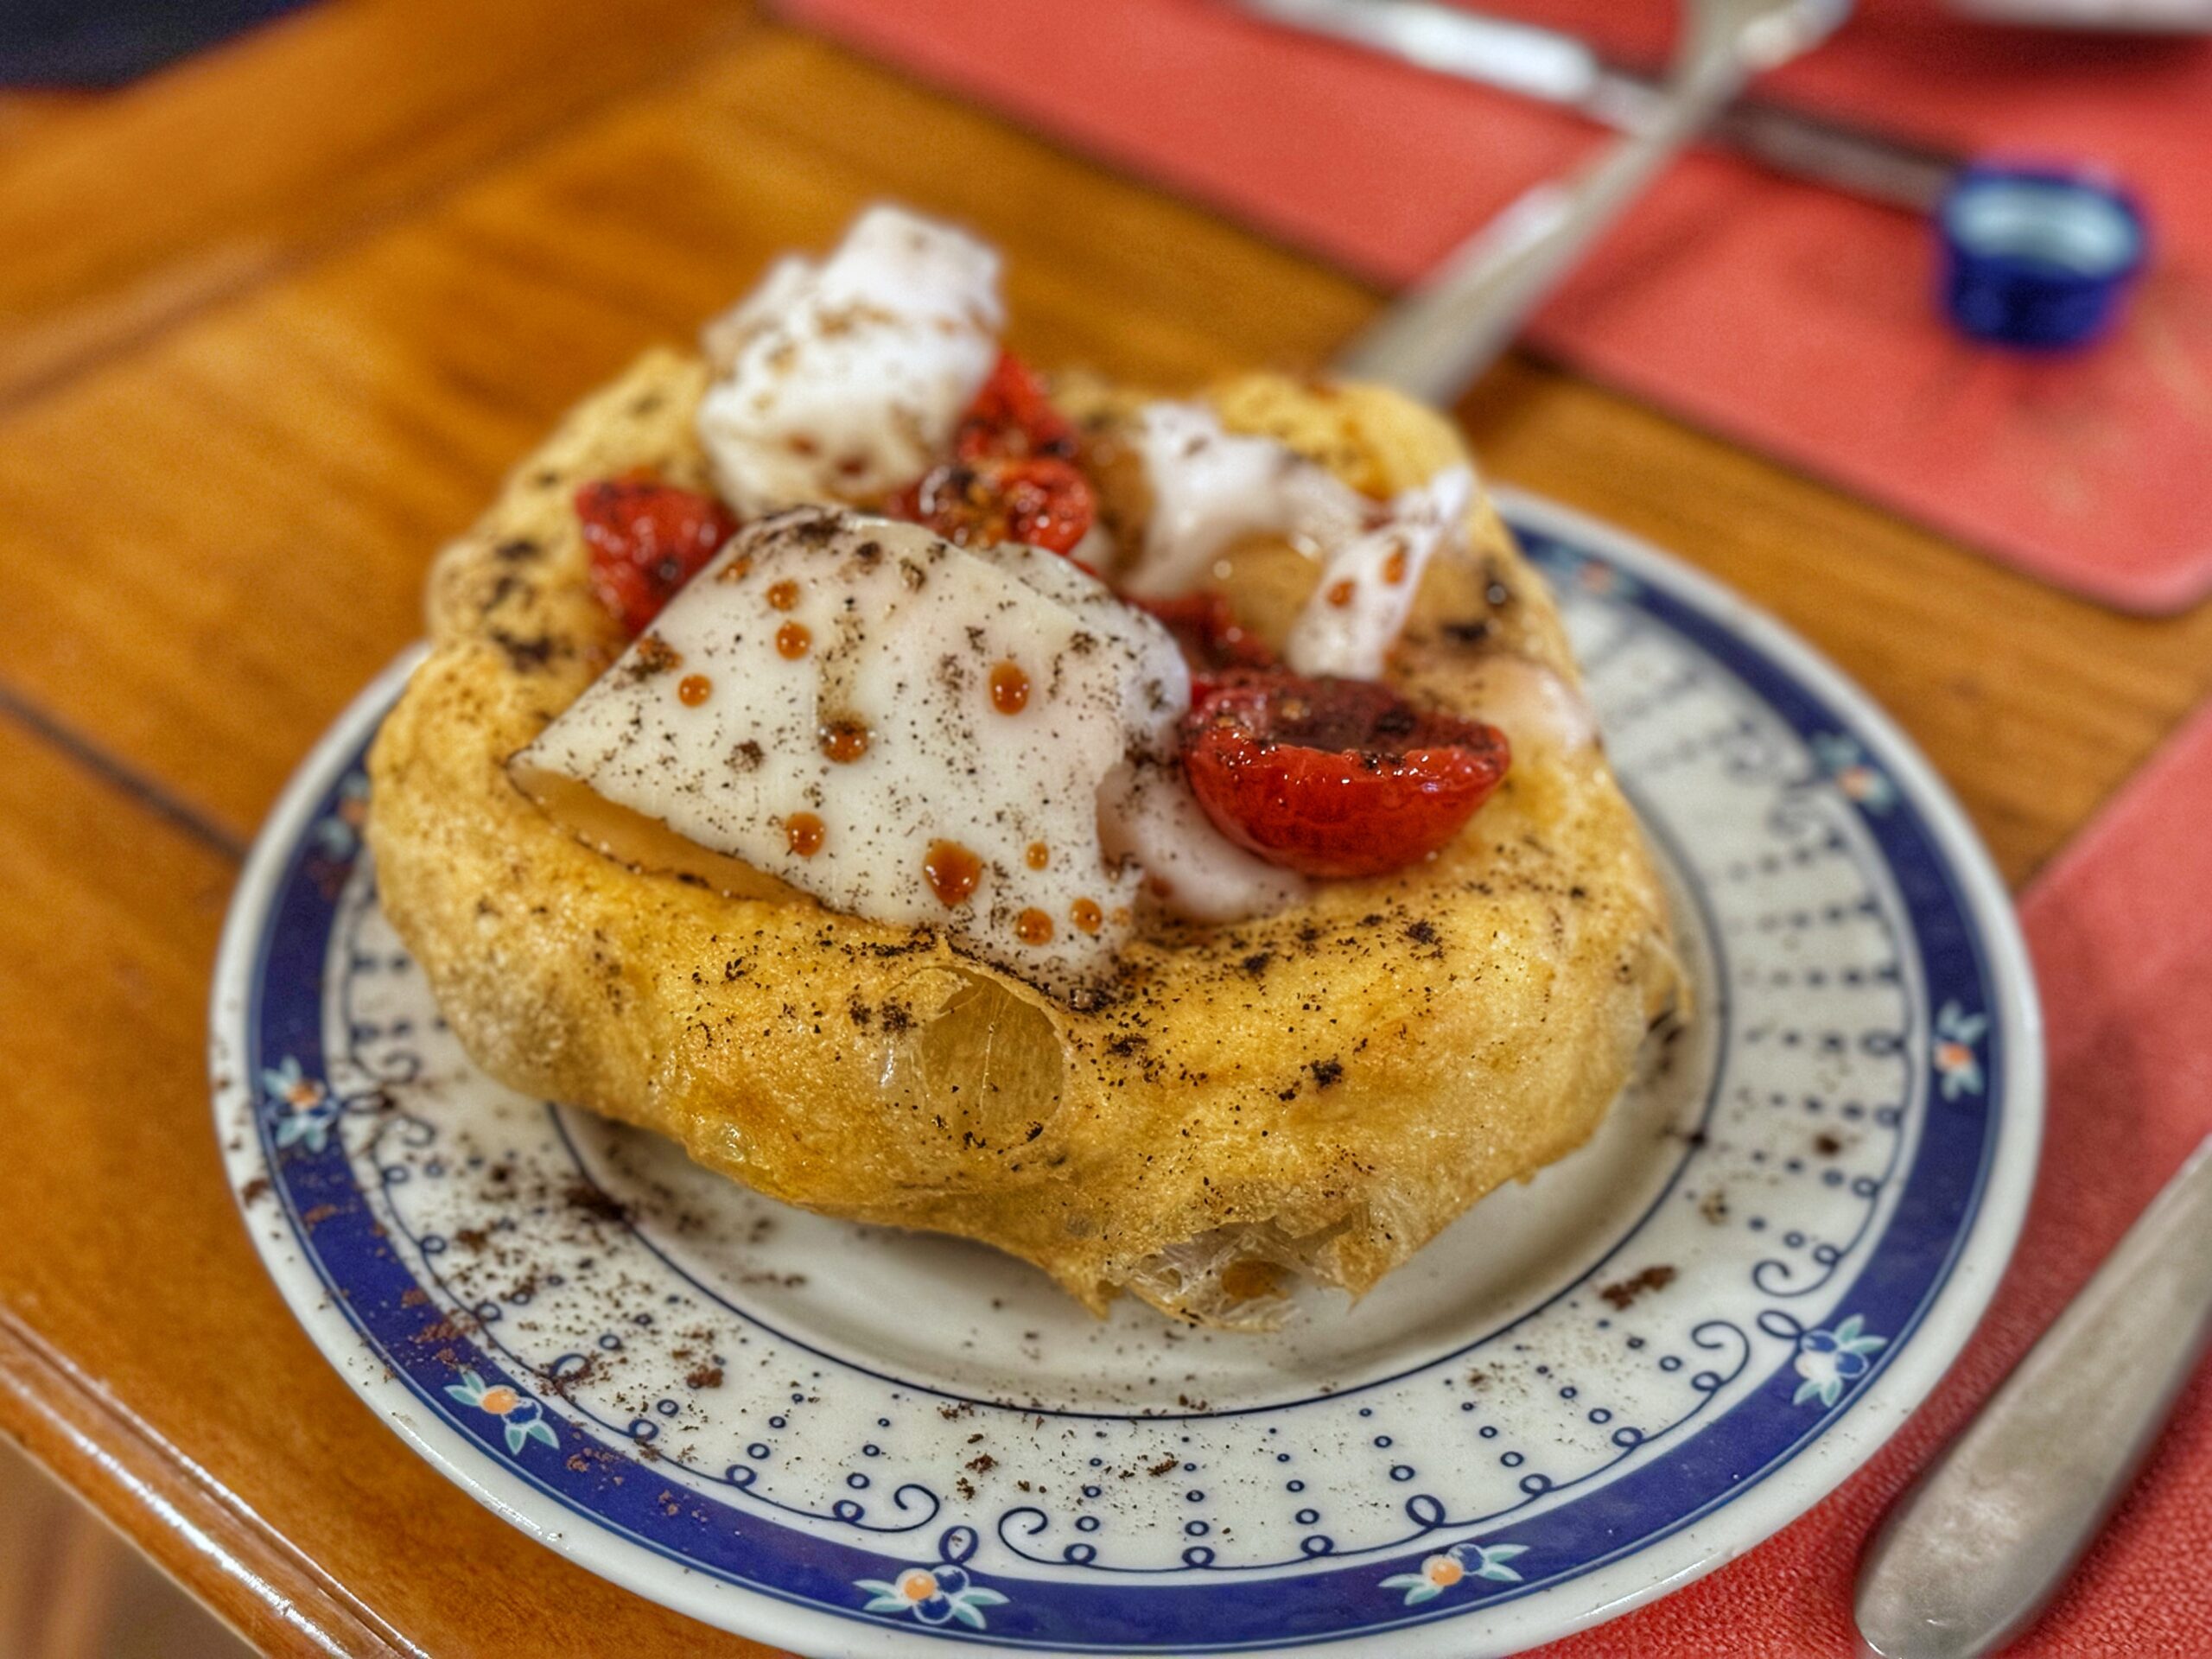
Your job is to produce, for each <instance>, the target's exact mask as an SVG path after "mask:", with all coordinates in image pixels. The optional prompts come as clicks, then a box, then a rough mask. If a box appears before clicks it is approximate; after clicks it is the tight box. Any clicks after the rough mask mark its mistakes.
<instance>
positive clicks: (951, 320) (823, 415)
mask: <svg viewBox="0 0 2212 1659" xmlns="http://www.w3.org/2000/svg"><path fill="white" fill-rule="evenodd" d="M998 276H999V257H998V255H997V254H996V253H995V252H994V251H992V250H991V249H990V248H988V247H987V246H986V245H983V244H982V243H981V242H978V241H976V239H975V238H972V237H969V236H966V235H963V233H962V232H959V231H957V230H954V229H953V228H952V227H951V226H946V225H940V224H938V223H936V222H935V221H934V220H931V219H923V218H921V217H919V216H918V215H917V214H913V213H907V212H906V211H904V210H903V209H901V208H897V207H872V208H870V209H869V210H868V212H867V213H862V214H861V216H860V218H858V219H855V220H854V222H853V226H852V228H851V229H850V230H849V231H848V232H846V233H845V239H844V241H843V242H842V243H841V244H840V245H838V247H837V250H836V252H834V253H833V254H831V255H830V256H829V258H828V259H827V260H826V261H824V262H823V263H822V264H818V265H817V264H814V263H812V262H811V261H809V260H805V259H799V258H785V259H783V260H780V261H779V262H778V263H777V264H775V265H774V266H772V267H771V268H770V270H769V271H768V273H767V275H766V277H763V278H762V280H761V282H760V286H759V287H757V288H756V289H754V290H753V293H752V294H750V295H749V296H747V297H746V298H745V299H744V300H742V301H741V302H739V303H738V304H737V305H736V306H735V307H734V308H732V309H731V310H730V311H729V312H728V314H727V315H724V316H722V317H721V318H718V319H717V320H716V321H714V322H713V323H710V324H709V325H708V327H707V330H706V335H705V341H704V343H705V346H706V349H707V355H708V357H709V360H711V361H712V362H713V364H714V365H715V379H714V381H713V383H712V384H711V385H709V387H708V389H707V393H706V396H705V397H703V398H702V400H701V402H700V404H699V415H698V428H699V440H700V442H702V444H703V445H704V446H705V447H706V450H707V455H708V459H709V461H711V462H712V463H713V465H714V469H715V480H716V481H717V482H718V483H719V484H720V485H721V493H722V495H723V497H724V498H725V499H727V500H728V502H729V504H730V505H732V506H734V507H735V508H736V509H737V510H738V512H739V513H740V514H741V515H742V516H745V517H747V518H757V517H759V516H760V515H761V514H763V513H768V512H779V511H781V510H782V509H783V508H785V507H791V506H797V505H800V504H801V503H803V502H809V501H857V500H862V499H872V498H874V497H876V496H879V495H880V494H882V493H885V492H887V491H890V490H894V489H897V488H899V487H900V486H904V485H906V484H910V483H912V481H913V480H915V479H917V478H918V477H920V476H921V475H922V474H924V473H925V472H926V471H928V470H929V468H930V467H931V466H932V465H933V464H934V463H935V462H937V461H939V460H941V459H943V457H944V451H945V448H947V446H948V445H949V444H950V442H951V439H952V429H953V427H954V426H955V424H956V423H957V422H958V420H959V418H960V412H961V411H962V410H963V409H965V408H966V407H967V406H968V404H969V402H970V401H972V400H973V398H974V397H975V396H976V389H977V388H978V387H979V386H981V385H982V384H983V380H984V378H985V377H986V376H988V374H989V373H990V371H991V365H992V363H993V362H994V361H995V359H996V358H997V356H998V330H999V326H1000V323H1001V321H1002V320H1003V311H1002V309H1001V306H1000V303H999V295H998Z"/></svg>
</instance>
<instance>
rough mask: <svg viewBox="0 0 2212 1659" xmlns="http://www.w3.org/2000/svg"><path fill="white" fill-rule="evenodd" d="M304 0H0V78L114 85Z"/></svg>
mask: <svg viewBox="0 0 2212 1659" xmlns="http://www.w3.org/2000/svg"><path fill="white" fill-rule="evenodd" d="M305 3H306V0H0V86H83V87H90V86H122V85H123V84H124V82H126V81H131V80H136V79H137V78H138V77H139V76H141V75H143V74H148V73H151V72H152V71H154V70H156V69H158V68H160V67H162V65H163V64H167V63H174V62H175V61H176V60H178V59H179V58H184V57H189V56H190V55H191V54H193V53H194V52H197V51H199V50H200V48H203V47H208V46H213V45H214V44H215V42H217V41H223V40H227V39H229V38H230V37H231V36H232V35H236V34H238V32H239V31H240V30H242V29H251V27H252V26H253V25H254V24H256V23H258V22H264V20H266V19H268V18H270V17H274V16H277V15H278V14H279V13H282V12H287V11H290V10H295V9H296V8H297V7H299V6H301V5H303V4H305Z"/></svg>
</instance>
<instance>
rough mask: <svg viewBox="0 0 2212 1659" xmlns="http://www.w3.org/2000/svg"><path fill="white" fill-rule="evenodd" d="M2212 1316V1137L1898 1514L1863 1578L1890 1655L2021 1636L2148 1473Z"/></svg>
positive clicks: (1938, 1653)
mask: <svg viewBox="0 0 2212 1659" xmlns="http://www.w3.org/2000/svg"><path fill="white" fill-rule="evenodd" d="M2209 1319H2212V1140H2208V1141H2206V1142H2205V1143H2204V1144H2203V1145H2202V1146H2200V1147H2198V1148H2197V1150H2196V1153H2195V1154H2194V1155H2192V1156H2191V1157H2190V1160H2189V1161H2188V1163H2186V1164H2184V1165H2183V1166H2182V1169H2181V1172H2180V1173H2178V1174H2177V1175H2176V1176H2175V1177H2174V1178H2173V1179H2171V1181H2169V1182H2167V1184H2166V1185H2165V1187H2164V1190H2163V1191H2162V1192H2160V1193H2159V1194H2158V1197H2157V1198H2154V1199H2152V1202H2151V1206H2150V1208H2149V1209H2147V1210H2145V1211H2144V1212H2143V1214H2142V1216H2141V1217H2139V1218H2138V1220H2137V1221H2136V1223H2135V1224H2134V1226H2133V1227H2132V1228H2130V1229H2129V1230H2128V1232H2127V1236H2126V1237H2125V1238H2123V1239H2121V1240H2120V1245H2119V1248H2118V1249H2114V1250H2113V1253H2112V1255H2110V1256H2108V1257H2107V1258H2106V1260H2105V1263H2104V1265H2103V1266H2102V1267H2101V1268H2098V1269H2097V1271H2096V1274H2095V1276H2094V1277H2093V1278H2092V1279H2091V1280H2090V1281H2089V1282H2088V1285H2087V1286H2085V1287H2083V1288H2082V1292H2081V1294H2079V1295H2077V1296H2075V1299H2074V1300H2072V1301H2071V1302H2069V1303H2068V1304H2067V1306H2066V1308H2065V1311H2064V1312H2063V1313H2060V1314H2059V1316H2058V1319H2057V1320H2056V1322H2055V1323H2054V1324H2053V1325H2051V1327H2050V1330H2049V1331H2047V1332H2044V1335H2043V1337H2042V1338H2041V1339H2040V1340H2039V1341H2037V1344H2036V1345H2035V1346H2034V1347H2033V1348H2031V1349H2030V1350H2029V1351H2028V1355H2027V1357H2026V1358H2024V1359H2023V1360H2022V1361H2021V1362H2020V1363H2019V1365H2018V1368H2016V1369H2015V1370H2014V1371H2013V1372H2012V1376H2009V1377H2007V1378H2006V1379H2005V1384H2004V1386H2003V1387H2002V1388H2000V1389H1998V1391H1997V1392H1996V1394H1995V1395H1993V1396H1992V1397H1991V1399H1990V1401H1989V1402H1988V1404H1986V1406H1984V1407H1983V1408H1982V1409H1981V1412H1980V1414H1979V1415H1978V1416H1976V1417H1975V1418H1974V1421H1973V1422H1972V1423H1971V1424H1970V1425H1969V1426H1968V1427H1967V1431H1966V1433H1963V1434H1961V1435H1960V1436H1959V1438H1958V1439H1957V1440H1955V1441H1953V1442H1952V1443H1951V1446H1950V1447H1949V1448H1948V1450H1947V1451H1946V1452H1944V1453H1943V1454H1942V1457H1941V1458H1939V1459H1937V1460H1936V1463H1935V1465H1933V1466H1932V1467H1931V1468H1929V1471H1928V1472H1927V1473H1926V1474H1925V1475H1923V1477H1922V1478H1921V1480H1920V1483H1919V1484H1918V1485H1916V1487H1915V1488H1914V1489H1913V1490H1912V1491H1910V1493H1908V1494H1907V1495H1906V1496H1905V1497H1904V1498H1903V1499H1902V1500H1901V1501H1900V1502H1899V1503H1898V1504H1897V1507H1896V1508H1895V1509H1894V1510H1891V1513H1890V1517H1889V1519H1888V1520H1887V1521H1886V1522H1884V1524H1883V1527H1882V1530H1881V1532H1880V1534H1879V1535H1878V1536H1877V1537H1876V1538H1875V1540H1874V1542H1873V1546H1872V1548H1870V1549H1869V1550H1868V1551H1867V1554H1866V1562H1865V1564H1864V1565H1863V1566H1862V1567H1861V1568H1860V1571H1859V1594H1858V1601H1857V1605H1856V1608H1855V1611H1856V1614H1857V1617H1858V1621H1859V1634H1860V1636H1861V1637H1863V1638H1864V1639H1865V1641H1866V1645H1867V1647H1868V1648H1869V1649H1872V1651H1873V1652H1874V1653H1876V1654H1878V1655H1880V1656H1883V1659H1969V1656H1972V1655H1975V1654H1981V1653H1986V1652H1988V1651H1989V1650H1990V1649H1992V1648H1994V1647H1996V1646H1998V1645H1999V1644H2000V1643H2003V1642H2005V1640H2007V1639H2008V1638H2010V1637H2012V1636H2013V1635H2015V1634H2017V1633H2018V1631H2019V1630H2022V1629H2023V1628H2024V1626H2025V1625H2026V1624H2028V1622H2029V1621H2030V1620H2031V1619H2032V1618H2034V1617H2035V1616H2036V1614H2037V1612H2038V1611H2041V1609H2042V1607H2043V1605H2044V1603H2045V1602H2046V1601H2048V1600H2049V1599H2050V1595H2051V1592H2053V1591H2055V1590H2056V1588H2057V1587H2058V1586H2059V1585H2060V1584H2061V1583H2063V1581H2064V1580H2065V1578H2066V1575H2067V1573H2068V1572H2069V1570H2070V1569H2071V1568H2072V1567H2073V1566H2074V1563H2075V1561H2076V1560H2080V1559H2081V1555H2082V1551H2083V1550H2085V1549H2087V1548H2088V1545H2089V1541H2090V1540H2091V1539H2093V1538H2094V1537H2095V1535H2096V1533H2097V1529H2099V1528H2100V1527H2101V1526H2102V1525H2103V1524H2104V1521H2105V1517H2106V1516H2108V1515H2110V1514H2111V1513H2112V1510H2113V1505H2114V1504H2115V1503H2118V1502H2119V1501H2120V1497H2121V1496H2122V1495H2123V1494H2124V1493H2125V1492H2126V1491H2127V1487H2128V1484H2129V1483H2130V1482H2131V1481H2133V1478H2135V1474H2136V1471H2138V1470H2139V1469H2140V1468H2141V1467H2142V1464H2143V1459H2144V1458H2145V1456H2146V1455H2148V1453H2149V1452H2150V1449H2151V1446H2152V1442H2153V1441H2155V1440H2157V1439H2158V1431H2159V1430H2160V1429H2161V1428H2162V1427H2164V1425H2165V1421H2166V1418H2167V1417H2168V1415H2169V1414H2171V1412H2172V1410H2173V1404H2174V1400H2175V1396H2176V1395H2178V1394H2179V1393H2180V1392H2181V1387H2182V1384H2183V1383H2184V1382H2186V1381H2187V1380H2188V1377H2189V1374H2190V1371H2191V1370H2194V1369H2195V1368H2196V1362H2197V1360H2198V1359H2199V1357H2202V1353H2203V1351H2204V1344H2205V1338H2206V1335H2207V1330H2208V1321H2209Z"/></svg>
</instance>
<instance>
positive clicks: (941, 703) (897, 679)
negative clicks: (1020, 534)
mask: <svg viewBox="0 0 2212 1659" xmlns="http://www.w3.org/2000/svg"><path fill="white" fill-rule="evenodd" d="M1189 704H1190V681H1189V677H1188V674H1187V672H1186V671H1185V668H1184V665H1183V659H1182V658H1181V656H1180V654H1179V652H1178V651H1177V650H1176V647H1175V645H1174V643H1173V640H1172V639H1170V638H1169V636H1168V634H1167V632H1166V630H1165V629H1164V628H1162V627H1161V626H1160V625H1159V624H1158V623H1157V622H1155V621H1154V620H1153V619H1152V618H1150V617H1149V616H1147V615H1145V614H1144V613H1141V612H1140V611H1137V610H1135V609H1133V608H1132V607H1128V606H1127V605H1124V604H1122V602H1121V601H1119V600H1117V599H1116V598H1115V597H1114V595H1113V594H1111V593H1110V592H1109V590H1108V589H1107V588H1105V587H1104V586H1103V584H1102V583H1100V582H1096V581H1094V580H1093V579H1092V578H1090V576H1087V575H1084V573H1083V572H1082V571H1080V570H1078V569H1076V568H1075V567H1074V566H1073V565H1071V564H1070V563H1067V561H1065V559H1061V558H1059V557H1058V556H1054V555H1052V554H1049V553H1043V552H1039V551H1038V550H1035V549H1033V548H1028V547H1024V546H1020V545H1012V544H1009V545H1005V546H999V547H991V548H981V549H975V550H967V549H962V548H959V547H956V546H954V545H953V544H952V543H950V542H946V541H943V540H940V539H939V538H938V537H935V536H933V535H931V533H930V532H929V531H926V530H924V529H922V528H920V527H919V526H918V525H914V524H903V523H897V522H893V521H892V520H889V519H883V518H872V517H868V516H866V515H862V514H858V513H853V512H844V511H842V510H837V509H830V508H800V509H797V510H795V511H793V512H787V513H784V514H781V515H779V516H778V517H776V518H769V519H764V520H761V521H760V522H757V523H755V524H751V525H748V526H747V528H746V529H744V530H743V531H740V532H739V533H738V535H737V536H736V537H734V538H733V539H732V541H731V542H730V544H729V545H728V547H726V548H725V549H724V550H722V551H721V554H719V555H718V556H716V557H715V561H714V563H711V564H709V566H707V568H706V569H704V570H702V571H701V572H700V574H699V575H697V576H696V577H695V578H694V579H693V580H692V582H690V585H689V586H688V587H686V588H684V590H683V592H682V593H681V594H678V595H677V598H676V600H675V601H673V602H672V603H671V604H670V605H669V607H668V608H667V609H666V610H664V611H663V612H662V613H661V614H660V616H659V618H658V620H657V621H656V622H655V623H654V625H653V626H652V630H651V631H650V632H647V633H646V634H645V636H644V637H643V638H641V639H639V640H638V641H637V643H636V644H635V645H632V647H631V648H630V650H629V651H628V652H626V653H625V655H624V656H623V658H621V660H620V662H618V663H617V664H615V665H614V666H613V668H611V669H609V670H608V671H607V673H606V674H604V675H602V676H601V677H600V679H599V680H597V681H596V682H595V683H593V684H592V685H591V686H590V687H589V688H588V689H587V690H585V692H584V693H583V695H582V696H581V697H579V698H578V699H577V700H576V702H575V703H574V704H573V705H571V706H570V707H569V709H568V710H567V711H566V712H565V713H563V715H561V716H560V717H559V718H558V719H556V721H554V722H553V723H552V724H551V725H550V726H549V727H548V728H546V729H545V731H544V732H543V734H541V735H540V736H539V737H538V738H537V741H535V742H533V743H531V745H530V746H529V747H527V748H525V749H524V750H523V752H522V753H520V754H518V756H516V757H515V760H514V761H513V763H512V769H513V773H514V776H515V778H516V780H517V781H518V783H519V784H520V785H522V787H523V788H524V790H526V791H529V792H530V793H531V794H532V795H533V796H535V797H536V798H538V799H540V800H541V801H547V800H549V799H550V798H553V797H554V796H556V795H557V794H558V792H559V782H560V780H570V781H573V782H574V783H575V784H580V785H583V786H585V787H586V788H588V789H589V790H590V791H594V793H595V794H596V795H597V796H599V797H600V798H603V799H605V800H607V801H610V802H613V804H616V805H617V806H620V807H623V808H626V809H628V810H631V811H633V812H636V813H638V814H640V815H642V816H643V817H646V818H650V819H653V820H657V821H658V822H659V823H663V824H664V825H666V826H667V828H668V829H671V830H673V831H674V832H675V833H676V834H677V835H678V836H683V837H684V838H685V839H687V840H689V841H690V842H695V843H697V844H698V845H700V846H702V847H704V848H706V849H709V851H711V852H715V853H718V854H723V855H728V856H729V857H731V858H734V859H737V860H740V861H742V862H743V863H744V864H746V865H747V866H750V867H752V868H754V869H757V870H761V871H765V872H767V873H769V874H772V875H775V876H778V877H780V878H781V879H782V880H785V881H787V882H789V883H790V884H791V886H792V887H798V888H800V889H802V890H803V891H804V892H806V893H811V894H813V895H814V896H815V897H817V899H821V900H822V902H823V903H824V904H825V905H828V906H830V907H831V908H833V909H836V910H840V911H844V912H850V913H852V914H855V915H859V916H864V917H868V918H871V919H874V920H877V921H883V922H890V923H895V924H915V923H927V924H931V925H936V926H938V927H940V928H942V929H943V930H944V931H945V932H946V934H947V935H948V936H950V938H952V939H953V940H954V941H955V942H956V943H957V944H959V945H960V946H961V947H963V948H964V949H966V950H969V951H971V952H972V953H974V954H975V955H976V956H978V957H982V958H984V959H985V960H987V961H989V962H992V963H997V964H999V965H1000V966H1001V967H1004V968H1006V969H1009V970H1010V971H1012V972H1014V973H1017V974H1020V976H1022V977H1023V978H1025V979H1027V980H1029V981H1031V982H1033V983H1036V984H1039V985H1041V986H1044V987H1046V988H1049V989H1052V990H1054V991H1056V992H1058V993H1061V994H1063V995H1065V994H1067V993H1070V992H1072V991H1075V990H1077V989H1078V988H1084V987H1094V986H1096V985H1097V984H1098V983H1099V982H1103V980H1104V979H1105V978H1106V977H1107V976H1108V975H1109V973H1110V972H1111V970H1112V967H1113V963H1114V957H1115V955H1116V951H1117V950H1119V949H1120V948H1121V947H1122V945H1123V944H1125V943H1126V942H1127V940H1128V937H1129V931H1130V927H1131V919H1130V909H1131V906H1132V904H1133V902H1134V900H1135V897H1136V891H1137V886H1138V883H1139V881H1140V880H1141V872H1140V871H1139V870H1138V869H1137V868H1136V867H1135V865H1134V864H1127V865H1124V863H1123V862H1122V861H1118V860H1116V861H1112V862H1109V860H1108V858H1107V857H1106V855H1105V853H1104V852H1103V850H1102V847H1101V840H1100V828H1099V802H1100V791H1101V787H1102V785H1104V784H1105V783H1106V782H1107V780H1108V779H1109V776H1111V775H1113V774H1115V773H1116V769H1117V768H1121V767H1122V766H1123V763H1124V762H1125V761H1127V760H1137V761H1146V762H1159V761H1162V760H1168V759H1170V758H1171V757H1172V755H1173V743H1174V727H1175V722H1176V721H1177V719H1178V717H1179V716H1180V715H1181V714H1182V713H1183V712H1184V710H1185V709H1187V708H1188V707H1189ZM1117 851H1118V849H1117Z"/></svg>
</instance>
